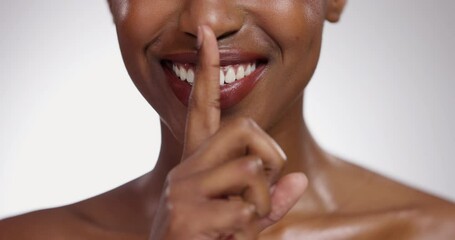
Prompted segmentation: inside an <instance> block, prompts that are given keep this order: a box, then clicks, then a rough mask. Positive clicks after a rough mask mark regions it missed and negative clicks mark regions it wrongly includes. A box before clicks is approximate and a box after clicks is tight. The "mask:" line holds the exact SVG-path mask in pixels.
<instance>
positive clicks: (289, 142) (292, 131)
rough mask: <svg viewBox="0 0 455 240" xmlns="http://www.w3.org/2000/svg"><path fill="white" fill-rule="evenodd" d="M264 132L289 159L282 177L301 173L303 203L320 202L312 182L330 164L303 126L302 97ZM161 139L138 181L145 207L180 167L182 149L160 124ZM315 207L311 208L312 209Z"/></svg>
mask: <svg viewBox="0 0 455 240" xmlns="http://www.w3.org/2000/svg"><path fill="white" fill-rule="evenodd" d="M267 132H268V134H269V135H270V136H271V137H272V138H273V139H275V141H277V143H278V144H279V145H280V146H281V147H282V148H283V150H284V152H285V153H286V155H287V157H288V160H287V163H286V165H285V167H284V169H283V172H282V174H283V175H284V174H287V173H291V172H304V173H305V174H306V175H307V176H308V178H309V179H310V181H309V186H308V189H307V191H306V192H305V199H307V201H311V202H313V203H314V204H317V202H323V201H321V197H320V196H319V194H318V191H315V189H316V186H314V185H315V184H317V182H314V183H313V182H312V181H311V180H312V178H313V176H317V175H318V173H320V172H321V170H322V168H324V167H325V166H327V164H328V163H330V161H333V160H332V158H331V157H330V156H329V155H328V154H327V153H325V152H324V151H323V150H322V149H321V148H320V147H319V146H318V145H317V143H316V141H315V140H314V139H313V137H312V136H311V133H310V131H309V130H308V128H307V126H306V123H305V121H304V117H303V94H302V95H300V96H299V97H298V98H297V99H296V100H295V101H294V102H293V103H292V104H291V105H290V107H289V108H288V109H287V111H285V112H284V114H283V115H282V117H281V118H279V120H278V121H277V122H276V123H275V124H273V126H272V127H271V128H270V129H267ZM161 136H162V143H161V149H160V154H159V157H158V160H157V163H156V165H155V168H154V169H153V171H151V172H149V173H148V174H146V175H145V176H143V177H142V178H141V179H140V181H138V183H139V187H140V189H141V192H143V193H145V194H144V195H143V196H145V199H144V201H145V202H148V203H150V202H151V201H152V202H153V201H154V200H155V201H156V200H157V199H159V197H160V194H161V191H162V188H163V184H164V182H165V180H166V176H167V174H168V173H169V171H170V170H172V168H174V167H175V166H176V165H178V164H179V163H180V161H181V157H182V149H183V145H182V144H181V142H179V141H178V140H176V138H175V137H174V135H173V134H172V133H171V131H170V130H169V129H168V127H167V126H166V124H164V123H163V122H161ZM317 185H318V188H321V187H322V186H320V184H317ZM314 204H310V205H312V206H314ZM154 212H155V209H154V208H151V209H149V213H150V214H151V215H153V213H154Z"/></svg>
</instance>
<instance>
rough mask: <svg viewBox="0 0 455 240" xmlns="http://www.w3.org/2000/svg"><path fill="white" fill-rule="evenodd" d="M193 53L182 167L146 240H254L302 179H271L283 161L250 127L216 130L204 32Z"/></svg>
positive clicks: (213, 70)
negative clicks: (195, 59) (194, 62)
mask: <svg viewBox="0 0 455 240" xmlns="http://www.w3.org/2000/svg"><path fill="white" fill-rule="evenodd" d="M198 48H199V53H198V54H199V62H198V65H197V70H196V77H195V82H194V85H193V89H192V93H191V97H190V101H189V106H188V118H187V125H186V133H185V144H184V153H183V157H182V162H181V164H179V165H178V166H177V167H175V168H174V169H173V170H172V171H171V172H170V173H169V174H168V178H167V182H166V186H165V192H164V194H163V195H162V198H161V201H160V206H159V210H158V213H157V215H156V217H155V220H154V223H153V228H152V232H151V239H154V240H156V239H169V240H170V239H173V240H179V239H185V240H187V239H190V240H218V239H232V238H234V239H239V240H240V239H245V240H246V239H256V238H257V235H258V234H259V233H260V232H261V231H262V230H263V229H265V228H266V227H268V226H270V225H272V224H274V223H275V222H277V221H278V220H280V219H281V218H282V217H283V216H284V215H285V214H286V213H287V212H288V211H289V209H290V208H291V207H292V206H293V205H294V204H295V203H296V201H297V200H298V199H299V198H300V196H301V195H302V193H303V191H304V190H305V188H306V185H307V180H306V177H305V176H304V175H303V174H301V173H293V174H288V175H286V176H284V177H282V178H280V179H278V177H279V174H280V172H281V169H282V167H283V165H284V163H285V160H286V156H285V155H284V152H283V151H282V150H281V148H280V147H279V146H278V144H277V143H276V142H275V141H274V140H273V139H272V138H271V137H270V136H269V135H268V134H267V133H265V132H264V131H263V130H262V129H261V128H260V127H259V126H258V125H257V124H256V123H255V122H254V121H253V120H251V119H247V118H239V119H235V120H233V121H230V122H229V123H228V124H226V125H225V126H223V127H221V128H220V114H221V113H220V107H219V106H220V102H219V98H220V85H219V71H220V66H219V63H220V60H219V51H218V45H217V40H216V37H215V35H214V33H213V31H212V30H211V29H210V28H209V27H207V26H201V27H199V31H198Z"/></svg>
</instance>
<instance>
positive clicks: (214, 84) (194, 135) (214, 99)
mask: <svg viewBox="0 0 455 240" xmlns="http://www.w3.org/2000/svg"><path fill="white" fill-rule="evenodd" d="M198 48H199V51H198V55H199V56H198V57H199V61H198V65H197V68H196V74H195V75H196V76H195V80H194V84H193V88H192V90H191V94H190V99H189V103H188V115H187V120H186V129H185V147H184V150H183V157H184V158H185V157H186V156H188V155H190V154H191V153H192V152H193V151H194V150H195V149H196V148H197V147H198V146H199V145H200V144H201V143H202V142H203V141H204V140H206V139H207V138H209V137H210V136H212V135H213V134H214V133H215V132H216V131H217V130H218V128H219V126H220V114H221V113H220V80H219V79H220V55H219V51H218V43H217V40H216V36H215V34H214V33H213V31H212V30H211V29H210V28H209V27H208V26H200V27H199V28H198Z"/></svg>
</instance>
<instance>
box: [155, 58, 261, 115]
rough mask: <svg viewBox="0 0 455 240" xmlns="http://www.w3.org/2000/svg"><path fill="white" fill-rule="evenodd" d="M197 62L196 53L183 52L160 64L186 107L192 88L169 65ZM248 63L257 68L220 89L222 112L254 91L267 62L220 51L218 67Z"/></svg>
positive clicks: (164, 59)
mask: <svg viewBox="0 0 455 240" xmlns="http://www.w3.org/2000/svg"><path fill="white" fill-rule="evenodd" d="M197 61H198V56H197V53H196V52H185V53H176V54H169V55H166V56H165V57H164V58H163V61H162V64H161V66H162V67H163V69H164V72H165V75H166V77H167V79H168V82H169V85H170V87H171V89H172V91H173V92H174V94H175V96H176V97H177V98H178V99H179V100H180V102H182V103H183V104H184V105H185V106H188V101H189V97H190V93H191V89H192V86H191V85H190V84H189V83H188V82H186V81H182V80H180V79H179V78H178V77H177V76H176V75H175V74H174V72H173V71H172V69H171V67H170V64H169V63H170V62H173V63H179V64H190V65H193V66H196V64H197ZM248 62H256V65H257V66H256V70H255V71H254V72H252V73H251V74H250V75H248V76H246V77H244V78H242V79H239V80H236V81H235V82H233V83H230V84H224V85H223V86H221V87H220V108H221V109H222V110H224V109H228V108H230V107H232V106H234V105H236V104H238V103H239V102H240V101H241V100H242V99H243V98H245V97H246V96H247V95H248V94H249V93H250V92H251V91H252V90H253V89H254V87H255V86H256V84H257V83H258V81H259V80H260V79H261V76H262V74H263V73H264V70H265V67H266V65H267V60H266V58H264V57H263V56H260V55H258V54H254V53H246V52H240V51H222V50H220V66H226V65H235V64H243V63H248Z"/></svg>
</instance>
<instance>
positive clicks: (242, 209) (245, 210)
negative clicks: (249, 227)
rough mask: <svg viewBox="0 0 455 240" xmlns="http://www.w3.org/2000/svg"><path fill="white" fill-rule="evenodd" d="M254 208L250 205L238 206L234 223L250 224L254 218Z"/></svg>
mask: <svg viewBox="0 0 455 240" xmlns="http://www.w3.org/2000/svg"><path fill="white" fill-rule="evenodd" d="M255 209H256V207H255V206H254V205H253V204H250V203H243V204H241V205H240V206H239V210H238V212H237V213H238V214H237V219H236V222H237V223H239V225H245V224H247V223H249V222H251V221H252V220H253V218H254V216H255V212H256V210H255Z"/></svg>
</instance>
